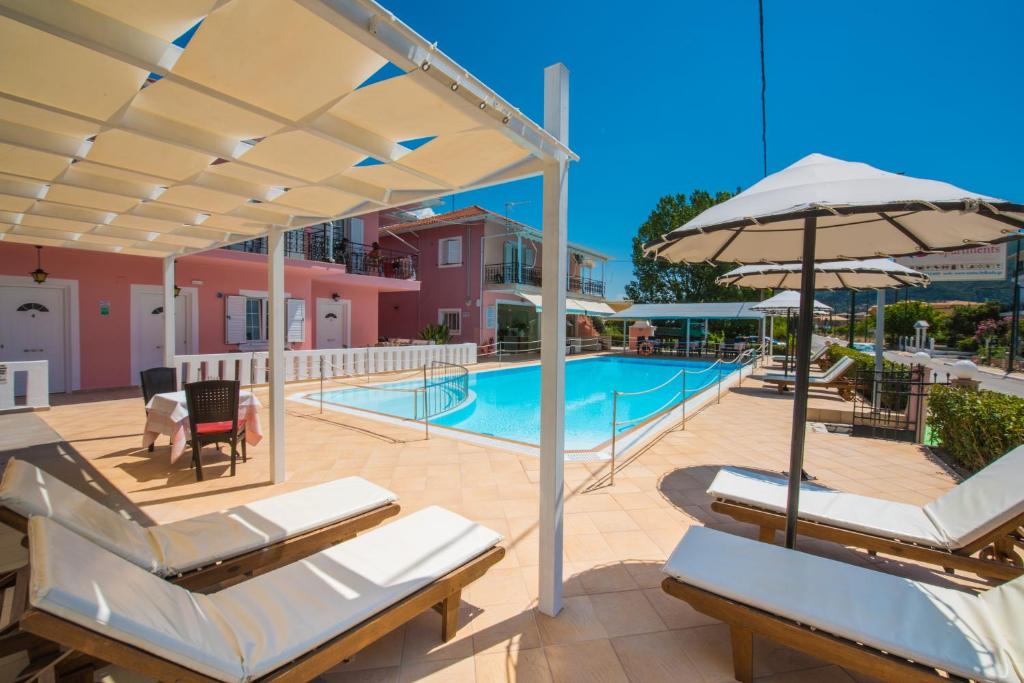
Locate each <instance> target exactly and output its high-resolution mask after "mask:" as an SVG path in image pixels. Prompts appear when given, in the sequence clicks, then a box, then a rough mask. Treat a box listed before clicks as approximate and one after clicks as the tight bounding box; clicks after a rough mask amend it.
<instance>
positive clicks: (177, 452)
mask: <svg viewBox="0 0 1024 683" xmlns="http://www.w3.org/2000/svg"><path fill="white" fill-rule="evenodd" d="M261 407H262V404H261V403H260V400H259V399H258V398H256V396H255V394H253V393H252V392H251V391H247V390H245V389H242V390H241V391H239V392H238V424H239V426H241V425H243V424H244V425H245V442H246V443H247V444H248V445H250V446H255V445H256V444H258V443H259V442H260V441H262V440H263V426H262V425H261V424H260V412H259V411H260V408H261ZM189 434H190V426H189V421H188V402H187V401H186V399H185V392H184V391H170V392H167V393H165V394H156V395H154V396H153V397H152V398H151V399H149V403H147V404H146V428H145V430H144V431H143V434H142V447H143V448H149V446H150V445H151V444H153V443H154V442H155V441H156V439H157V437H158V436H160V435H164V436H169V437H171V462H175V461H176V460H177V459H178V458H180V457H181V454H182V453H184V452H185V447H186V446H187V445H188V440H189Z"/></svg>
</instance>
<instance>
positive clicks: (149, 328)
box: [0, 214, 420, 392]
mask: <svg viewBox="0 0 1024 683" xmlns="http://www.w3.org/2000/svg"><path fill="white" fill-rule="evenodd" d="M377 240H378V216H377V214H370V215H368V216H365V217H362V218H352V219H347V220H344V221H340V220H339V221H335V222H333V223H330V224H324V225H319V226H315V227H311V228H306V229H303V230H295V231H293V232H291V233H289V234H288V236H287V243H286V251H287V254H286V258H285V292H286V297H287V298H288V299H289V301H288V304H287V310H286V324H287V335H288V336H287V340H288V344H289V346H290V347H291V348H293V349H313V348H346V347H356V346H368V345H372V344H374V343H375V342H376V341H377V336H378V330H377V327H378V325H377V316H378V310H379V298H380V297H381V296H382V295H388V294H402V293H405V294H412V295H413V296H415V294H416V293H417V292H418V291H419V288H420V283H419V282H418V281H417V279H416V269H417V260H418V259H417V255H416V254H414V253H413V252H412V251H411V250H409V249H408V248H405V247H402V245H400V244H399V245H398V247H396V248H395V249H394V250H391V249H384V250H381V251H379V252H378V253H371V252H372V247H371V246H369V245H372V244H373V243H374V242H376V241H377ZM265 251H266V244H265V242H264V241H263V240H251V241H249V242H243V243H241V244H236V245H233V246H232V247H230V248H227V249H214V250H211V251H206V252H201V253H198V254H191V255H188V256H183V257H181V258H178V259H176V263H175V282H176V284H177V286H178V287H180V294H179V295H178V296H177V297H176V299H175V304H176V315H175V326H176V330H177V335H176V336H177V343H176V347H175V352H176V353H177V354H202V353H223V352H228V351H248V350H265V349H266V347H267V336H268V328H267V316H268V310H267V292H266V289H267V257H266V256H265V254H264V252H265ZM37 257H38V259H39V261H40V262H41V264H42V268H43V269H44V270H45V271H47V273H48V276H47V278H46V281H45V282H44V283H42V284H36V283H35V282H34V281H33V279H32V278H31V277H30V275H29V273H31V272H32V271H33V270H34V269H35V268H36V264H37ZM162 344H163V298H162V262H161V260H160V259H154V258H148V257H143V256H129V255H125V254H112V253H111V254H107V253H102V252H96V251H83V250H78V249H64V248H58V247H45V248H44V249H42V250H41V252H37V250H36V249H35V248H33V246H32V245H29V244H17V243H13V242H0V362H2V361H20V360H47V361H49V370H50V390H51V391H55V392H59V391H72V390H77V389H97V388H104V387H117V386H126V385H130V384H137V383H138V377H139V371H140V370H143V369H145V368H149V367H154V366H159V365H163V349H162Z"/></svg>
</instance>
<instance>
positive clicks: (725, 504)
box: [708, 445, 1024, 581]
mask: <svg viewBox="0 0 1024 683" xmlns="http://www.w3.org/2000/svg"><path fill="white" fill-rule="evenodd" d="M1022 481H1024V445H1022V446H1018V447H1017V448H1015V449H1013V450H1012V451H1010V452H1009V453H1007V454H1006V455H1004V456H1003V457H1001V458H999V459H998V460H996V461H995V462H993V463H991V464H990V465H988V466H987V467H985V468H984V469H983V470H981V471H980V472H978V473H977V474H975V475H974V476H973V477H970V478H969V479H967V480H966V481H964V482H963V483H961V484H960V485H959V486H957V487H955V488H953V489H951V490H950V491H949V492H947V493H945V494H944V495H942V496H940V497H939V498H937V499H935V500H933V501H931V502H930V503H928V504H927V505H924V506H919V505H909V504H906V503H897V502H894V501H889V500H882V499H880V498H871V497H869V496H861V495H857V494H854V493H846V492H843V491H835V490H832V489H827V488H824V487H822V486H816V485H814V484H811V483H805V484H802V485H801V488H800V519H799V521H798V523H797V533H798V534H799V535H800V536H810V537H812V538H817V539H821V540H824V541H832V542H835V543H841V544H843V545H848V546H853V547H855V548H863V549H865V550H867V551H869V552H871V553H883V554H886V555H895V556H896V557H902V558H906V559H908V560H915V561H918V562H925V563H928V564H932V565H936V566H939V567H943V568H944V569H946V571H950V572H951V571H954V570H956V569H960V570H964V571H969V572H972V573H974V574H977V575H979V576H982V577H986V578H990V579H997V580H1000V581H1007V580H1010V579H1014V578H1016V577H1018V576H1021V575H1024V561H1022V559H1021V557H1020V555H1019V554H1018V553H1017V552H1016V550H1015V545H1016V544H1017V543H1018V542H1019V541H1020V538H1021V532H1020V528H1021V526H1022V525H1024V488H1022V486H1021V482H1022ZM786 488H787V482H786V481H785V480H784V479H783V478H781V477H779V478H776V477H772V476H768V475H764V474H760V473H757V472H751V471H748V470H741V469H736V468H731V467H725V468H722V469H721V470H719V472H718V475H717V476H716V477H715V479H714V481H712V482H711V486H710V487H709V488H708V494H709V495H711V496H712V497H714V499H715V501H714V502H713V503H712V504H711V509H712V510H714V511H715V512H719V513H722V514H724V515H729V516H730V517H732V518H733V519H736V520H737V521H740V522H747V523H750V524H755V525H757V526H758V527H760V538H761V540H762V541H767V542H772V541H773V540H774V538H775V532H776V531H777V530H782V529H785V527H786ZM976 555H977V556H976Z"/></svg>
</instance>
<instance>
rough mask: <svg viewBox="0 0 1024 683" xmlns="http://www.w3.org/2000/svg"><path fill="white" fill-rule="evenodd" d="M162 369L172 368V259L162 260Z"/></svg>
mask: <svg viewBox="0 0 1024 683" xmlns="http://www.w3.org/2000/svg"><path fill="white" fill-rule="evenodd" d="M163 294H164V367H165V368H173V367H174V352H175V346H174V342H175V336H176V335H175V333H174V330H175V322H174V257H173V256H167V257H165V258H164V292H163Z"/></svg>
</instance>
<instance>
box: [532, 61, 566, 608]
mask: <svg viewBox="0 0 1024 683" xmlns="http://www.w3.org/2000/svg"><path fill="white" fill-rule="evenodd" d="M544 128H545V129H546V130H547V131H548V132H549V133H551V135H553V136H554V137H555V138H556V139H557V140H559V141H560V142H561V143H563V144H568V141H569V70H568V69H566V68H565V66H564V65H563V64H553V65H551V66H549V67H547V68H546V69H544ZM568 173H569V160H568V159H567V158H565V157H562V158H561V159H556V160H549V161H546V162H545V164H544V185H543V200H544V206H543V213H542V216H543V218H542V227H543V232H544V255H543V262H542V271H541V272H543V273H544V276H543V281H542V282H543V287H542V294H543V298H544V307H543V309H542V310H541V320H540V330H541V340H542V342H543V343H542V344H541V386H540V389H541V391H540V395H541V422H540V540H539V543H540V549H539V550H540V553H539V554H540V563H539V565H540V566H539V568H538V571H539V585H540V601H539V605H538V608H539V609H540V611H541V612H542V613H544V614H546V615H548V616H552V617H553V616H555V615H557V614H558V612H559V611H561V609H562V531H563V529H562V506H563V502H564V501H563V493H564V488H565V487H564V483H563V477H564V472H563V467H564V463H563V457H564V447H565V289H566V275H567V267H566V263H567V257H568V246H567V235H568V226H567V224H568V196H569V192H568V190H569V185H568Z"/></svg>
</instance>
